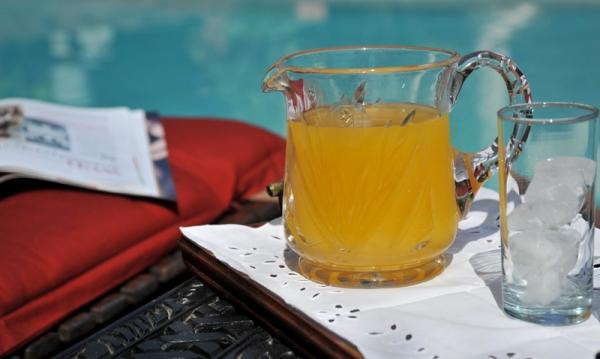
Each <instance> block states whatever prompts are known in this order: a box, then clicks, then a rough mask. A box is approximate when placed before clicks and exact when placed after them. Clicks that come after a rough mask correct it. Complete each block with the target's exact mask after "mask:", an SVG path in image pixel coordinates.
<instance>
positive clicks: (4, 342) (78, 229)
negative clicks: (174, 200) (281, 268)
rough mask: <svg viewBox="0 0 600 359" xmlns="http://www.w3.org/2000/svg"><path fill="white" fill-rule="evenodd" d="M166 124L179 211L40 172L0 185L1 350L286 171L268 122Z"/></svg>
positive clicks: (26, 337) (149, 260)
mask: <svg viewBox="0 0 600 359" xmlns="http://www.w3.org/2000/svg"><path fill="white" fill-rule="evenodd" d="M163 124H164V126H165V131H166V136H167V143H168V145H169V163H170V166H171V171H172V175H173V179H174V181H175V188H176V191H177V197H178V211H175V210H173V209H169V208H168V207H166V206H164V204H161V203H157V202H155V201H151V200H146V199H140V198H131V197H125V196H119V195H112V194H107V193H99V192H92V191H85V190H78V189H75V188H69V187H67V186H57V185H53V184H44V183H39V182H38V183H37V184H35V185H33V186H32V185H31V183H30V182H21V183H29V184H28V185H27V186H29V187H28V188H27V190H21V189H18V186H19V185H20V184H18V183H17V182H18V181H14V183H13V184H11V185H8V183H7V184H6V185H3V186H4V187H2V186H0V190H3V191H6V190H7V188H8V189H10V191H11V192H10V193H5V192H0V238H1V240H0V356H1V354H3V353H7V352H10V351H12V350H14V349H16V348H17V347H18V346H20V345H22V344H23V343H25V342H27V341H28V340H30V339H31V338H33V337H35V336H36V335H39V334H40V333H42V332H43V331H44V330H47V329H48V328H49V327H51V326H52V325H54V324H56V323H57V322H58V321H60V320H61V319H63V318H64V317H65V316H66V315H68V314H69V313H71V312H73V311H74V310H76V309H77V308H79V307H81V306H82V305H84V304H86V303H89V302H90V301H92V300H94V299H95V298H97V297H98V296H99V295H101V294H102V293H104V292H106V291H108V290H110V289H111V288H113V287H115V286H117V285H118V284H120V283H122V282H123V281H125V280H126V279H127V278H129V277H131V276H132V275H134V274H136V273H138V272H140V271H141V270H143V269H144V268H146V267H147V266H149V265H151V264H152V263H154V262H155V261H156V260H157V259H158V258H159V257H160V256H162V255H164V254H165V253H167V252H169V251H170V250H172V249H173V248H174V247H175V246H176V239H177V237H178V236H179V231H178V228H179V226H185V225H191V224H202V223H208V222H210V221H212V220H214V219H215V218H216V217H217V216H219V214H221V213H222V212H223V211H224V210H225V209H226V208H227V207H228V205H229V204H230V202H231V201H232V200H234V199H241V198H244V197H248V196H250V195H252V194H254V193H256V192H258V191H260V190H263V189H264V188H265V186H266V185H267V184H268V183H269V182H272V181H274V180H277V179H279V178H281V177H282V175H283V157H284V141H283V139H281V138H280V137H278V136H275V135H273V134H270V133H268V132H266V131H264V130H261V129H258V128H256V127H252V126H250V125H247V124H243V123H239V122H234V121H224V120H207V119H203V120H190V119H165V120H164V121H163ZM11 186H12V187H11ZM21 186H22V185H21Z"/></svg>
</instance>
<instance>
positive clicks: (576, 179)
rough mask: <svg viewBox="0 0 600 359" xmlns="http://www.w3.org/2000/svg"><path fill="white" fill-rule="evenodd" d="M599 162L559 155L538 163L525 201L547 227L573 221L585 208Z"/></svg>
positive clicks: (529, 209) (530, 210)
mask: <svg viewBox="0 0 600 359" xmlns="http://www.w3.org/2000/svg"><path fill="white" fill-rule="evenodd" d="M595 172H596V163H595V162H594V161H592V160H589V159H587V158H580V157H556V158H551V159H548V160H546V161H541V162H539V163H538V164H537V165H536V166H535V170H534V176H533V179H532V180H531V183H529V186H528V188H527V192H526V193H525V196H524V201H525V202H527V203H529V208H528V211H529V212H532V213H534V214H535V216H536V217H537V218H539V219H540V220H541V221H542V222H543V223H544V227H549V228H550V227H554V228H556V227H559V226H562V225H564V224H566V223H569V222H571V221H572V220H573V219H574V218H575V216H576V215H577V213H579V211H580V210H581V208H582V206H583V204H584V201H585V195H586V193H587V189H588V187H590V186H591V185H592V184H593V181H594V178H595Z"/></svg>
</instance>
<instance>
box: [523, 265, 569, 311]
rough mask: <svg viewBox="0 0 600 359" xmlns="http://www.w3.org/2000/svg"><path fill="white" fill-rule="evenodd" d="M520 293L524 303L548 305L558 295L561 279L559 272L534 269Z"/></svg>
mask: <svg viewBox="0 0 600 359" xmlns="http://www.w3.org/2000/svg"><path fill="white" fill-rule="evenodd" d="M526 280H527V286H526V287H525V290H524V291H523V294H522V295H521V302H522V303H523V304H525V305H548V304H550V303H552V302H553V301H555V300H556V299H557V298H558V297H560V292H561V287H562V280H561V276H560V275H559V273H556V272H542V271H536V272H533V273H531V274H530V275H529V276H528V278H527V279H526Z"/></svg>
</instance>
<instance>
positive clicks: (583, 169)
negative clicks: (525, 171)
mask: <svg viewBox="0 0 600 359" xmlns="http://www.w3.org/2000/svg"><path fill="white" fill-rule="evenodd" d="M535 173H536V175H537V173H540V174H544V175H546V176H549V177H560V176H569V175H571V174H573V173H578V175H581V176H582V177H583V180H584V183H585V185H586V186H588V187H589V186H591V185H592V184H593V183H594V178H595V177H596V162H594V161H592V160H590V159H589V158H585V157H554V158H549V159H547V160H546V161H542V162H539V163H538V164H537V165H536V167H535Z"/></svg>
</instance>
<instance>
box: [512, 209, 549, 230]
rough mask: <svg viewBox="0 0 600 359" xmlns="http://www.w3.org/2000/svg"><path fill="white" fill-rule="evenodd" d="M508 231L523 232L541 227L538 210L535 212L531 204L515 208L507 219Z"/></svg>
mask: <svg viewBox="0 0 600 359" xmlns="http://www.w3.org/2000/svg"><path fill="white" fill-rule="evenodd" d="M507 225H508V230H509V231H525V230H528V229H534V228H536V227H542V225H543V222H542V219H541V218H540V217H539V210H538V211H536V209H535V206H534V204H533V203H529V202H526V203H523V204H521V205H519V206H517V207H516V208H515V209H513V211H512V212H511V213H510V214H509V215H508V217H507Z"/></svg>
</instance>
